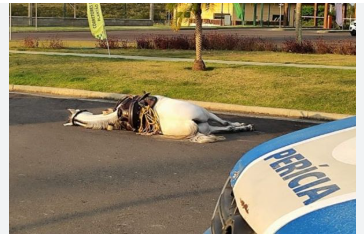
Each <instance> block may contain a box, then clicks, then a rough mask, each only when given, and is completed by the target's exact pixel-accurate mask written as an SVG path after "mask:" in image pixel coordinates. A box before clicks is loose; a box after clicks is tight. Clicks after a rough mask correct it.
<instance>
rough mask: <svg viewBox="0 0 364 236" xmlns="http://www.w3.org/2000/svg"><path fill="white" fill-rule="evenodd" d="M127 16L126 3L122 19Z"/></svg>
mask: <svg viewBox="0 0 364 236" xmlns="http://www.w3.org/2000/svg"><path fill="white" fill-rule="evenodd" d="M126 17H127V14H126V3H125V11H124V19H126Z"/></svg>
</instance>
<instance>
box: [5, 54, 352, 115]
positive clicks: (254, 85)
mask: <svg viewBox="0 0 364 236" xmlns="http://www.w3.org/2000/svg"><path fill="white" fill-rule="evenodd" d="M9 63H10V68H9V83H10V84H22V85H37V86H50V87H62V88H74V89H85V90H93V91H103V92H117V93H124V94H140V93H142V92H143V91H149V92H152V93H153V94H160V95H165V96H168V97H172V98H180V99H191V100H198V101H211V102H222V103H232V104H240V105H250V106H264V107H277V108H288V109H303V110H310V111H322V112H334V113H342V114H355V113H356V71H351V70H333V69H330V70H329V69H305V68H284V67H263V66H256V67H255V66H229V65H220V64H208V65H207V66H208V70H207V71H199V72H196V71H192V70H191V66H192V65H191V63H184V62H150V61H128V60H120V59H106V58H82V59H81V58H79V57H71V56H69V57H68V56H62V57H60V56H43V55H20V54H10V55H9Z"/></svg>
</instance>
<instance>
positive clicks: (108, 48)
mask: <svg viewBox="0 0 364 236" xmlns="http://www.w3.org/2000/svg"><path fill="white" fill-rule="evenodd" d="M104 32H105V35H106V45H107V51H108V52H109V57H110V47H109V40H108V39H107V34H106V27H105V26H104Z"/></svg>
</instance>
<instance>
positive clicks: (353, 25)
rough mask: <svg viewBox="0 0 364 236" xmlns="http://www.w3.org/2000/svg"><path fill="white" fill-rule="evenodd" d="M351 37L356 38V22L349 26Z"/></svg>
mask: <svg viewBox="0 0 364 236" xmlns="http://www.w3.org/2000/svg"><path fill="white" fill-rule="evenodd" d="M349 30H350V34H351V36H356V21H353V22H351V24H350V26H349Z"/></svg>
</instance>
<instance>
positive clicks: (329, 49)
mask: <svg viewBox="0 0 364 236" xmlns="http://www.w3.org/2000/svg"><path fill="white" fill-rule="evenodd" d="M334 48H335V45H334V44H332V43H327V42H325V41H324V40H323V39H322V38H320V39H318V40H317V41H316V42H315V52H316V53H319V54H329V53H334Z"/></svg>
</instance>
